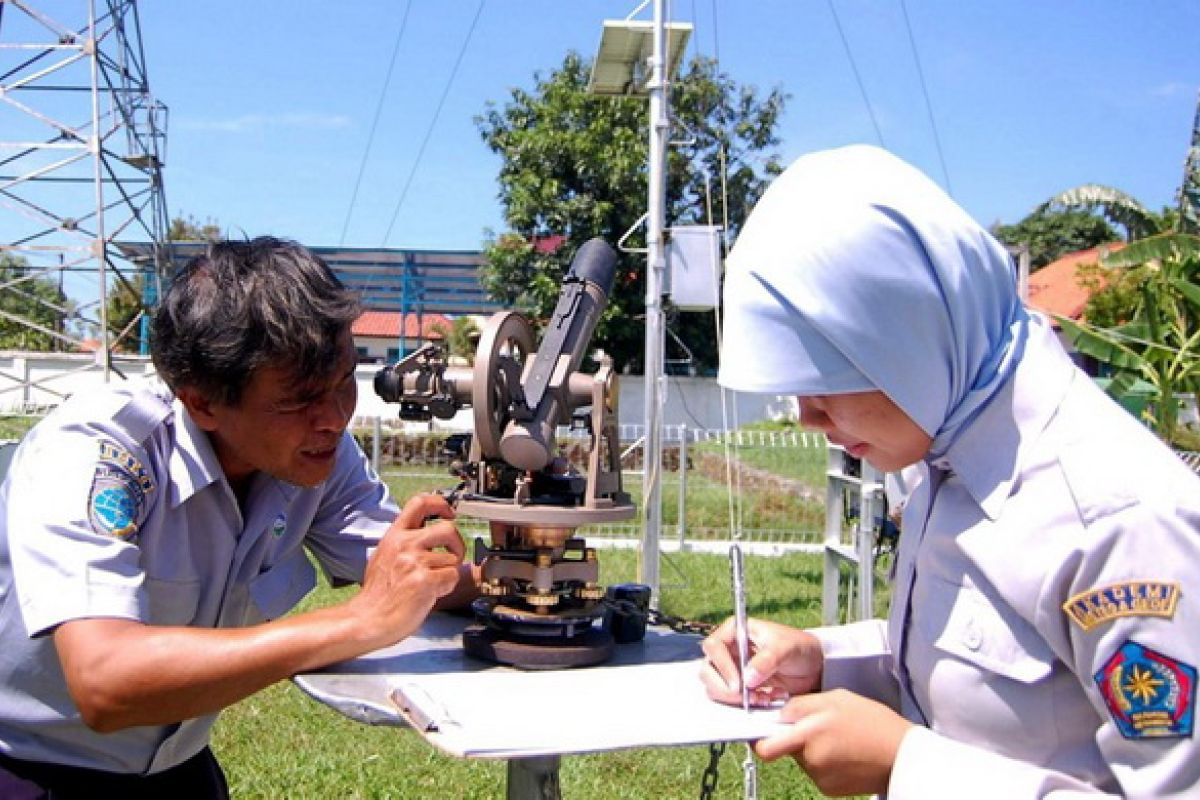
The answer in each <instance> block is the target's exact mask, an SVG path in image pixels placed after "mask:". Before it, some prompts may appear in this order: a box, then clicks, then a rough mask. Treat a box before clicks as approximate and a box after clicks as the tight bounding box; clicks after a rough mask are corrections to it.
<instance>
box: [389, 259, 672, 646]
mask: <svg viewBox="0 0 1200 800" xmlns="http://www.w3.org/2000/svg"><path fill="white" fill-rule="evenodd" d="M616 263H617V258H616V253H614V252H613V250H612V248H611V247H609V246H608V245H607V244H606V243H605V242H604V241H603V240H602V239H598V238H597V239H591V240H590V241H588V242H586V243H585V244H584V245H583V246H582V247H581V248H580V249H579V251H578V252H577V253H576V254H575V258H574V260H573V261H572V263H571V268H570V270H569V271H568V272H567V274H566V276H565V277H564V279H563V285H562V291H561V293H560V294H559V298H558V304H557V306H556V307H555V309H554V314H553V316H552V317H551V318H550V320H549V322H548V324H547V326H546V330H545V332H544V335H543V337H542V341H541V344H540V346H539V347H538V348H537V352H536V353H534V334H533V329H532V327H531V326H530V323H529V321H528V320H527V319H526V318H525V317H524V316H522V315H521V314H519V313H516V312H511V311H502V312H499V313H496V314H494V315H493V316H492V317H491V319H490V320H489V321H488V322H487V324H486V325H485V327H484V329H483V331H482V334H481V336H480V340H479V345H478V348H477V350H476V354H475V362H474V365H473V366H470V367H468V366H456V365H451V364H450V363H449V357H448V354H447V352H446V350H445V349H444V348H443V347H442V346H440V345H438V344H433V343H430V344H426V345H424V346H423V347H421V348H420V349H418V350H416V351H415V352H413V353H412V354H411V355H409V356H407V357H406V358H404V359H403V360H401V361H400V362H398V363H396V364H394V365H392V366H389V367H385V368H384V369H382V370H380V371H379V373H377V374H376V376H375V391H376V393H378V394H379V396H380V397H382V398H383V399H384V400H385V401H388V402H393V403H399V404H400V417H401V419H408V420H428V419H430V418H431V417H432V416H436V417H439V418H442V419H449V418H451V417H453V416H454V415H455V413H456V412H458V411H459V410H460V409H462V408H465V407H470V408H471V409H472V410H473V414H474V420H473V422H474V425H473V434H472V436H471V437H470V448H469V451H468V452H467V453H466V458H465V460H464V461H460V462H458V463H456V464H455V466H454V467H453V469H452V471H453V472H454V473H455V474H457V475H458V477H459V478H460V480H461V483H460V485H459V487H458V488H457V489H455V490H454V491H453V492H451V493H450V494H451V499H452V501H453V503H454V505H455V508H456V510H457V512H458V513H459V514H462V515H465V516H470V517H476V518H479V519H484V520H487V521H488V522H489V524H490V526H491V531H492V543H491V544H490V545H488V544H486V543H485V542H484V541H483V540H482V539H479V538H477V539H476V540H475V553H474V558H475V563H476V564H478V565H480V566H481V569H482V574H483V580H482V585H481V590H482V596H481V597H480V598H479V599H477V600H476V601H475V602H474V604H473V605H472V609H473V611H474V614H475V623H474V624H472V625H470V626H469V627H468V628H467V629H466V631H465V632H464V634H463V647H464V649H465V650H466V652H467V653H469V654H470V655H473V656H476V657H478V658H483V659H485V660H490V661H496V662H500V663H505V664H514V665H516V666H520V667H524V668H530V669H547V668H557V667H570V666H583V665H588V664H595V663H598V662H600V661H604V660H605V659H607V658H608V657H609V655H611V653H612V650H613V645H614V638H615V640H616V641H635V640H637V639H640V638H641V637H642V635H643V634H644V631H645V620H644V616H643V617H641V618H639V615H638V614H637V613H632V614H631V613H629V609H630V608H631V607H636V608H640V611H641V613H642V614H644V612H645V608H646V604H647V603H648V601H649V591H648V589H646V588H645V587H638V586H636V585H623V586H619V587H612V588H610V589H606V588H605V587H603V586H601V585H600V584H599V565H598V563H597V561H596V551H595V550H594V549H592V548H589V547H587V546H586V543H585V542H584V540H583V539H582V538H581V537H578V536H576V533H575V532H576V529H577V528H579V527H580V526H582V525H588V524H594V523H603V522H614V521H618V520H624V519H629V518H630V517H632V516H633V515H634V513H635V508H634V506H633V504H632V503H631V502H630V499H629V495H628V494H626V493H625V492H624V491H623V490H622V489H621V465H620V451H619V441H618V438H617V411H616V404H617V387H616V376H615V375H614V374H613V370H612V365H611V363H604V364H602V366H601V367H600V369H599V370H598V371H597V372H596V373H595V374H592V375H588V374H584V373H581V372H579V371H578V370H579V367H580V364H581V362H582V361H583V357H584V354H585V351H586V348H587V346H588V343H589V341H590V339H591V336H592V332H593V331H594V330H595V327H596V322H597V320H598V319H599V317H600V314H601V312H603V310H604V306H605V304H606V303H607V302H608V293H609V291H610V289H611V288H612V284H613V278H614V275H615V271H616ZM585 409H586V410H585ZM577 412H582V413H577ZM571 423H575V424H576V425H577V426H581V427H583V428H585V429H586V430H587V432H588V434H589V440H588V441H589V443H590V447H589V449H588V454H587V468H586V472H582V471H581V470H580V469H578V468H577V467H575V466H574V465H572V464H571V462H570V461H568V460H567V458H565V457H564V456H563V455H562V454H561V453H559V450H558V446H557V444H556V438H555V433H556V430H557V428H558V427H559V426H560V425H568V424H571ZM643 590H644V591H643ZM613 600H616V601H619V602H617V603H613V602H610V601H613ZM630 601H632V606H631V603H630ZM614 607H616V608H618V609H624V610H623V611H620V612H619V613H618V614H617V615H616V616H615V617H614V614H613V608H614ZM606 612H608V615H607V620H606V619H605V618H606Z"/></svg>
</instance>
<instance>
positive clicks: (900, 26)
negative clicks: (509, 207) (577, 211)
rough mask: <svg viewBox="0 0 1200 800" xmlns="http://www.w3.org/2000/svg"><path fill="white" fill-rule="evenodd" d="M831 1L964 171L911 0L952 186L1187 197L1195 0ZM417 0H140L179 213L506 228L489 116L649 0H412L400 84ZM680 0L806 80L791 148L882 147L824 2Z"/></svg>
mask: <svg viewBox="0 0 1200 800" xmlns="http://www.w3.org/2000/svg"><path fill="white" fill-rule="evenodd" d="M833 2H834V5H833V8H835V9H836V13H837V20H839V21H840V23H841V27H842V31H844V34H845V37H846V40H847V42H848V43H849V46H850V49H851V51H852V54H853V57H854V66H855V67H856V68H857V70H858V73H859V75H860V76H861V80H862V83H863V86H864V87H865V89H866V92H867V95H868V97H869V98H870V102H871V107H872V109H873V110H874V114H875V117H876V119H877V121H878V124H879V127H880V130H881V132H882V135H883V139H884V143H885V144H886V146H887V147H888V148H889V149H891V150H892V151H893V152H895V153H897V154H898V155H900V156H901V157H903V158H905V159H906V160H908V161H910V162H912V163H914V164H915V165H917V166H918V167H920V168H922V169H924V170H925V171H926V172H928V173H929V174H930V175H931V176H932V177H933V178H935V179H936V180H938V181H939V182H942V183H943V185H945V182H946V181H945V175H944V174H943V172H942V167H941V162H940V160H939V157H938V153H937V150H936V147H935V139H934V133H933V128H932V127H931V125H930V121H929V113H928V111H927V109H926V105H925V101H924V99H923V95H922V89H921V83H920V80H919V77H918V70H917V66H916V62H915V61H914V58H913V52H912V48H911V47H910V44H909V38H908V33H907V29H906V26H905V17H904V14H903V10H904V9H905V8H907V12H908V20H909V22H910V23H911V29H912V35H913V38H914V40H915V42H916V45H917V52H918V55H919V58H920V66H921V70H922V71H923V73H924V76H925V83H926V86H927V89H928V93H929V97H930V100H931V103H932V108H933V115H934V119H935V120H936V123H937V132H938V135H939V136H940V140H941V145H942V153H943V156H944V160H945V164H946V168H947V172H948V174H949V185H950V188H951V190H952V194H953V195H954V197H955V198H956V199H957V200H958V201H959V202H960V203H961V204H962V205H963V206H964V207H965V208H966V209H967V210H968V211H969V212H970V213H971V214H972V215H973V216H975V217H976V219H978V220H979V221H981V222H983V223H984V224H991V223H992V222H995V221H998V220H999V221H1003V222H1007V223H1011V222H1016V221H1017V220H1019V219H1020V218H1021V217H1022V216H1024V215H1025V214H1026V213H1027V212H1028V211H1029V210H1030V209H1031V208H1032V207H1033V206H1034V205H1035V204H1037V203H1038V202H1040V201H1042V200H1043V199H1045V198H1046V197H1047V196H1049V195H1051V194H1052V193H1054V192H1057V191H1059V190H1062V189H1066V188H1069V187H1072V186H1075V185H1078V184H1081V183H1085V182H1097V183H1104V184H1108V185H1111V186H1115V187H1118V188H1121V189H1124V190H1125V191H1128V192H1129V193H1131V194H1133V195H1134V196H1135V197H1137V198H1138V199H1140V200H1142V201H1143V202H1144V203H1146V204H1147V205H1149V206H1151V207H1152V208H1155V209H1157V208H1159V207H1161V206H1163V205H1166V204H1171V203H1173V202H1174V199H1173V195H1174V191H1175V189H1176V188H1177V187H1178V185H1179V182H1180V177H1181V174H1182V167H1183V158H1184V155H1185V148H1186V146H1187V140H1188V134H1189V131H1190V127H1191V122H1192V116H1193V114H1194V112H1195V108H1196V100H1197V90H1198V89H1200V47H1197V42H1198V41H1200V3H1197V2H1195V0H1159V1H1157V2H1154V3H1146V4H1138V3H1129V2H1125V1H1123V0H1121V1H1119V0H1088V1H1085V0H1052V2H1045V1H1044V0H1043V1H1039V2H1034V1H1032V0H1010V1H1009V2H998V1H996V2H992V1H991V0H988V1H986V2H985V1H984V0H980V1H979V2H976V1H975V0H971V1H970V2H962V0H907V2H906V3H905V4H904V5H902V4H901V2H900V0H833ZM409 5H410V4H409V3H408V0H354V1H353V2H341V3H327V2H315V0H293V2H286V3H285V2H278V1H276V2H245V0H208V1H207V2H204V3H189V2H170V1H169V0H157V2H145V3H142V4H140V13H141V21H142V33H143V46H144V49H145V54H146V61H147V64H148V70H149V78H150V84H151V88H152V90H153V91H154V93H155V94H156V95H157V97H158V98H159V99H160V100H162V101H163V102H165V103H166V104H167V105H168V107H169V108H170V126H169V132H168V150H167V169H166V196H167V202H168V206H169V210H170V213H171V215H172V216H175V215H178V214H190V215H193V216H195V217H197V218H199V219H201V220H204V219H209V218H211V219H213V220H215V221H216V222H217V223H219V224H220V225H221V226H222V227H223V228H225V229H226V230H227V231H229V232H230V233H233V234H243V233H244V234H247V235H257V234H264V233H271V234H276V235H282V236H288V237H293V238H296V239H299V240H301V241H303V242H305V243H308V244H313V245H336V244H345V245H348V246H358V247H378V246H383V245H386V246H391V247H406V248H434V249H475V248H477V247H479V245H480V243H481V241H482V240H483V238H484V231H485V229H487V228H492V229H502V228H503V220H502V216H501V209H500V207H499V204H498V202H497V200H496V174H497V172H498V167H499V160H498V158H497V157H496V156H494V155H493V154H491V153H490V152H489V151H488V150H487V148H486V147H485V145H484V144H483V142H482V140H481V139H480V137H479V134H478V130H477V128H476V126H475V124H474V122H473V117H474V116H476V115H478V114H480V113H482V112H483V111H484V110H485V108H486V104H487V102H488V101H494V102H498V103H501V104H502V103H503V102H504V101H506V99H507V98H508V96H509V92H510V91H511V89H512V88H513V87H523V88H531V87H532V85H533V75H534V73H535V72H536V71H542V72H548V71H550V70H551V69H553V68H554V67H556V66H557V65H558V64H560V63H561V61H562V58H563V55H564V54H565V53H566V52H567V51H568V50H570V49H574V50H576V51H578V52H580V53H582V54H584V55H586V56H588V57H590V56H591V55H592V54H593V53H594V52H595V50H596V46H597V44H598V42H599V37H600V30H601V23H602V21H603V20H604V19H606V18H607V19H617V18H624V17H626V16H628V15H629V14H630V13H631V12H632V11H633V10H634V9H635V8H636V7H637V3H633V2H610V1H608V0H555V1H554V2H551V1H550V0H486V1H485V2H484V3H483V6H482V11H480V10H479V9H480V5H479V3H478V1H477V0H437V1H435V0H412V2H411V5H410V8H409V12H408V19H407V24H406V26H405V32H404V35H403V37H402V38H401V40H400V45H399V49H398V51H397V59H396V64H395V70H394V73H393V75H392V79H391V82H390V86H389V87H388V91H387V93H386V94H383V86H384V79H385V76H386V74H387V67H388V63H389V60H390V58H391V55H392V52H393V46H394V45H395V42H396V39H397V34H398V32H399V30H400V27H401V20H402V19H403V17H404V13H405V8H406V6H409ZM670 5H671V6H672V16H673V17H674V18H675V19H678V20H685V21H690V22H693V23H694V25H695V27H696V30H695V33H694V35H693V38H692V42H691V48H692V52H694V51H696V50H697V49H698V50H699V52H700V53H702V54H704V55H708V56H714V55H715V56H717V57H719V60H720V63H721V68H722V69H723V70H724V71H725V72H727V73H728V74H729V75H730V76H731V77H732V78H734V79H735V80H736V81H738V82H740V83H745V84H751V85H755V86H757V87H759V88H760V89H762V90H764V91H765V90H766V89H768V88H771V87H774V86H779V87H782V88H783V89H784V90H785V91H787V92H789V93H790V94H791V99H790V101H789V103H788V107H787V113H786V115H785V116H784V118H783V120H782V124H781V125H780V126H779V135H780V137H781V139H782V143H781V145H780V147H779V152H780V154H781V155H782V156H783V157H784V158H785V160H790V159H791V158H794V157H796V156H799V155H801V154H803V153H805V152H809V151H812V150H816V149H821V148H825V147H831V146H836V145H841V144H847V143H851V142H872V143H878V141H879V140H878V138H877V136H876V134H875V129H874V127H873V126H872V123H871V119H870V117H869V115H868V112H867V106H866V105H865V103H864V101H863V98H862V94H861V92H860V90H859V86H858V84H857V83H856V81H855V75H854V72H853V70H852V67H851V62H850V60H849V59H848V58H847V55H846V53H845V49H844V47H843V44H842V39H841V38H840V37H839V34H838V28H837V26H836V23H835V17H834V14H833V12H832V11H831V7H830V4H829V2H820V0H791V1H790V2H785V1H779V2H767V1H765V0H764V1H763V2H749V1H746V2H734V0H694V1H693V2H679V1H678V0H677V1H676V2H674V3H672V4H670ZM649 11H650V9H649V8H647V9H645V10H644V11H643V12H642V13H640V14H639V18H645V19H649ZM477 13H478V20H477V23H476V25H475V29H474V32H473V34H472V36H471V38H470V42H469V44H468V46H467V48H466V49H465V51H464V50H463V49H462V45H463V42H464V39H465V38H466V36H467V32H468V30H469V29H470V28H471V24H472V20H473V19H475V18H476V14H477ZM460 53H461V54H462V58H461V62H460V64H459V67H458V71H457V75H456V78H455V80H454V81H453V83H449V78H450V75H451V72H452V70H453V69H454V65H455V61H456V59H458V58H459V55H460ZM689 54H690V53H689ZM447 87H448V88H447ZM443 94H444V95H445V100H444V104H443V107H442V108H441V111H440V114H439V115H438V117H437V120H436V123H435V122H434V114H435V110H436V109H437V107H438V103H439V99H440V98H442V97H443ZM381 95H382V96H383V97H384V104H383V106H382V109H381V112H380V115H379V121H378V126H377V129H376V134H375V138H374V142H373V144H372V147H371V150H370V153H369V154H368V157H367V160H366V162H365V172H364V177H363V180H362V183H361V186H360V189H359V193H358V198H357V202H356V204H355V206H354V209H353V213H352V214H350V216H349V224H348V227H347V234H346V237H345V240H344V241H343V240H342V230H343V225H344V224H345V223H346V220H347V214H348V212H349V209H350V200H351V194H352V191H353V188H354V183H355V178H356V176H357V174H358V172H359V169H360V166H361V165H362V164H363V163H364V162H363V156H364V149H365V148H366V146H367V142H368V135H369V132H370V130H371V124H372V120H373V118H374V116H375V113H376V108H377V106H378V104H379V102H380V97H381ZM427 136H428V142H427V145H426V146H425V149H424V152H423V154H422V155H421V158H420V160H419V162H418V161H417V154H418V151H419V150H420V148H421V144H422V141H423V140H424V139H425V138H426V137H427ZM414 165H415V166H414ZM410 175H411V176H412V178H411V185H410V187H409V189H408V192H407V195H406V196H405V200H404V203H403V205H402V206H400V208H399V211H398V213H397V212H396V208H397V203H398V201H399V199H400V196H401V191H402V189H403V187H404V185H405V184H406V182H408V181H409V179H410ZM393 214H396V216H395V224H394V225H393V226H392V229H391V233H390V235H388V234H387V229H388V227H389V221H390V220H391V219H392V218H393Z"/></svg>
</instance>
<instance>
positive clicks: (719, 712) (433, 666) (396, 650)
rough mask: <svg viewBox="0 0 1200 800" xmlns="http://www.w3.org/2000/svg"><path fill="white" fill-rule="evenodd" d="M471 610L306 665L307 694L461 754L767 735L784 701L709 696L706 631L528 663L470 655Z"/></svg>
mask: <svg viewBox="0 0 1200 800" xmlns="http://www.w3.org/2000/svg"><path fill="white" fill-rule="evenodd" d="M465 624H466V620H464V619H461V618H455V617H453V616H450V615H445V614H435V615H433V616H432V617H430V619H429V620H428V621H427V622H426V624H425V625H424V626H423V627H422V629H421V631H420V632H419V633H418V634H416V635H414V636H412V637H410V638H409V639H407V640H405V641H403V642H401V643H399V644H397V645H395V646H393V647H391V648H386V649H384V650H380V651H377V652H375V653H372V654H369V655H367V656H363V657H362V658H358V659H354V660H352V661H347V662H343V663H341V664H335V665H333V666H331V667H329V668H327V669H325V670H322V671H321V672H317V673H308V674H304V675H297V676H296V678H295V681H296V684H297V685H298V686H300V688H302V689H303V690H304V691H305V692H307V693H308V694H310V695H311V696H313V697H314V698H315V699H317V700H319V701H320V702H322V703H325V704H326V705H328V706H330V707H332V708H334V709H337V710H338V711H340V712H341V713H343V714H345V715H346V716H348V717H351V718H352V719H356V720H358V721H360V722H365V723H369V724H372V725H380V724H382V725H403V724H406V723H407V724H410V725H411V726H412V727H413V728H415V729H416V730H418V731H419V732H420V733H421V735H422V736H424V737H425V738H426V739H428V740H429V742H431V743H432V744H434V745H435V746H437V747H439V748H441V749H443V750H445V751H446V752H448V753H451V754H453V755H458V756H471V757H479V758H523V757H532V756H546V755H563V754H570V753H590V752H600V751H605V750H619V749H625V748H634V747H672V746H683V745H697V744H706V743H708V742H731V741H746V740H752V739H758V738H761V737H763V736H766V735H769V734H771V733H773V732H776V731H779V730H781V725H780V723H778V722H777V721H776V719H777V711H776V710H775V709H756V710H752V711H750V712H746V711H743V710H742V709H741V708H740V707H733V706H725V705H721V704H719V703H715V702H713V701H712V700H709V699H708V696H707V695H706V694H705V692H704V686H703V684H702V683H701V682H700V677H699V671H700V668H701V665H702V664H703V659H702V658H701V657H700V639H699V637H697V636H694V635H690V634H678V633H674V632H671V631H666V630H663V629H661V628H652V629H649V630H647V632H646V637H645V640H644V641H642V642H637V643H634V644H628V645H617V649H616V652H615V653H614V655H613V658H612V659H611V660H610V661H609V662H607V663H606V664H603V665H600V666H595V667H586V668H579V669H563V670H538V671H530V672H522V671H520V670H514V669H511V668H508V667H502V666H498V665H495V664H489V663H486V662H482V661H479V660H477V659H474V658H471V657H469V656H467V655H465V654H464V653H463V651H462V643H461V642H462V640H461V632H462V628H463V626H464V625H465Z"/></svg>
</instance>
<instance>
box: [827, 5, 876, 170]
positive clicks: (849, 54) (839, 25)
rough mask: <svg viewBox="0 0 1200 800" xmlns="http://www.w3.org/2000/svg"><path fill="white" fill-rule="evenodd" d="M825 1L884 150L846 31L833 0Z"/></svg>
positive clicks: (873, 111)
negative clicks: (843, 28)
mask: <svg viewBox="0 0 1200 800" xmlns="http://www.w3.org/2000/svg"><path fill="white" fill-rule="evenodd" d="M825 2H826V4H827V5H828V6H829V13H831V14H833V24H834V25H835V26H837V32H838V36H839V37H840V38H841V40H842V49H844V50H845V51H846V59H847V60H848V61H849V62H850V70H851V71H852V72H853V73H854V80H855V82H856V83H858V91H859V93H860V94H862V99H863V103H864V104H865V105H866V106H867V116H869V117H870V118H871V125H872V126H873V127H874V128H875V136H876V137H878V139H879V146H880V147H882V148H883V149H885V150H886V149H887V145H886V144H885V143H884V141H883V131H881V130H880V129H879V122H878V120H876V119H875V109H874V108H872V106H871V98H869V97H867V87H866V86H865V85H864V84H863V80H862V75H860V74H859V72H858V64H857V63H856V62H855V61H854V53H853V52H851V51H850V42H849V41H848V40H847V39H846V32H845V31H844V30H842V20H841V18H840V17H838V13H837V9H836V8H834V5H833V0H825Z"/></svg>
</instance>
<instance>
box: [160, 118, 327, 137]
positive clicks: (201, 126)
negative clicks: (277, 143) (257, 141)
mask: <svg viewBox="0 0 1200 800" xmlns="http://www.w3.org/2000/svg"><path fill="white" fill-rule="evenodd" d="M178 124H179V126H180V127H181V128H183V129H185V130H191V131H215V132H218V133H253V132H258V131H265V130H277V129H280V128H292V129H299V130H338V129H341V128H348V127H350V118H349V117H346V116H343V115H341V114H274V115H268V114H244V115H242V116H240V117H232V118H230V119H188V120H181V121H180V122H179V123H178Z"/></svg>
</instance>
